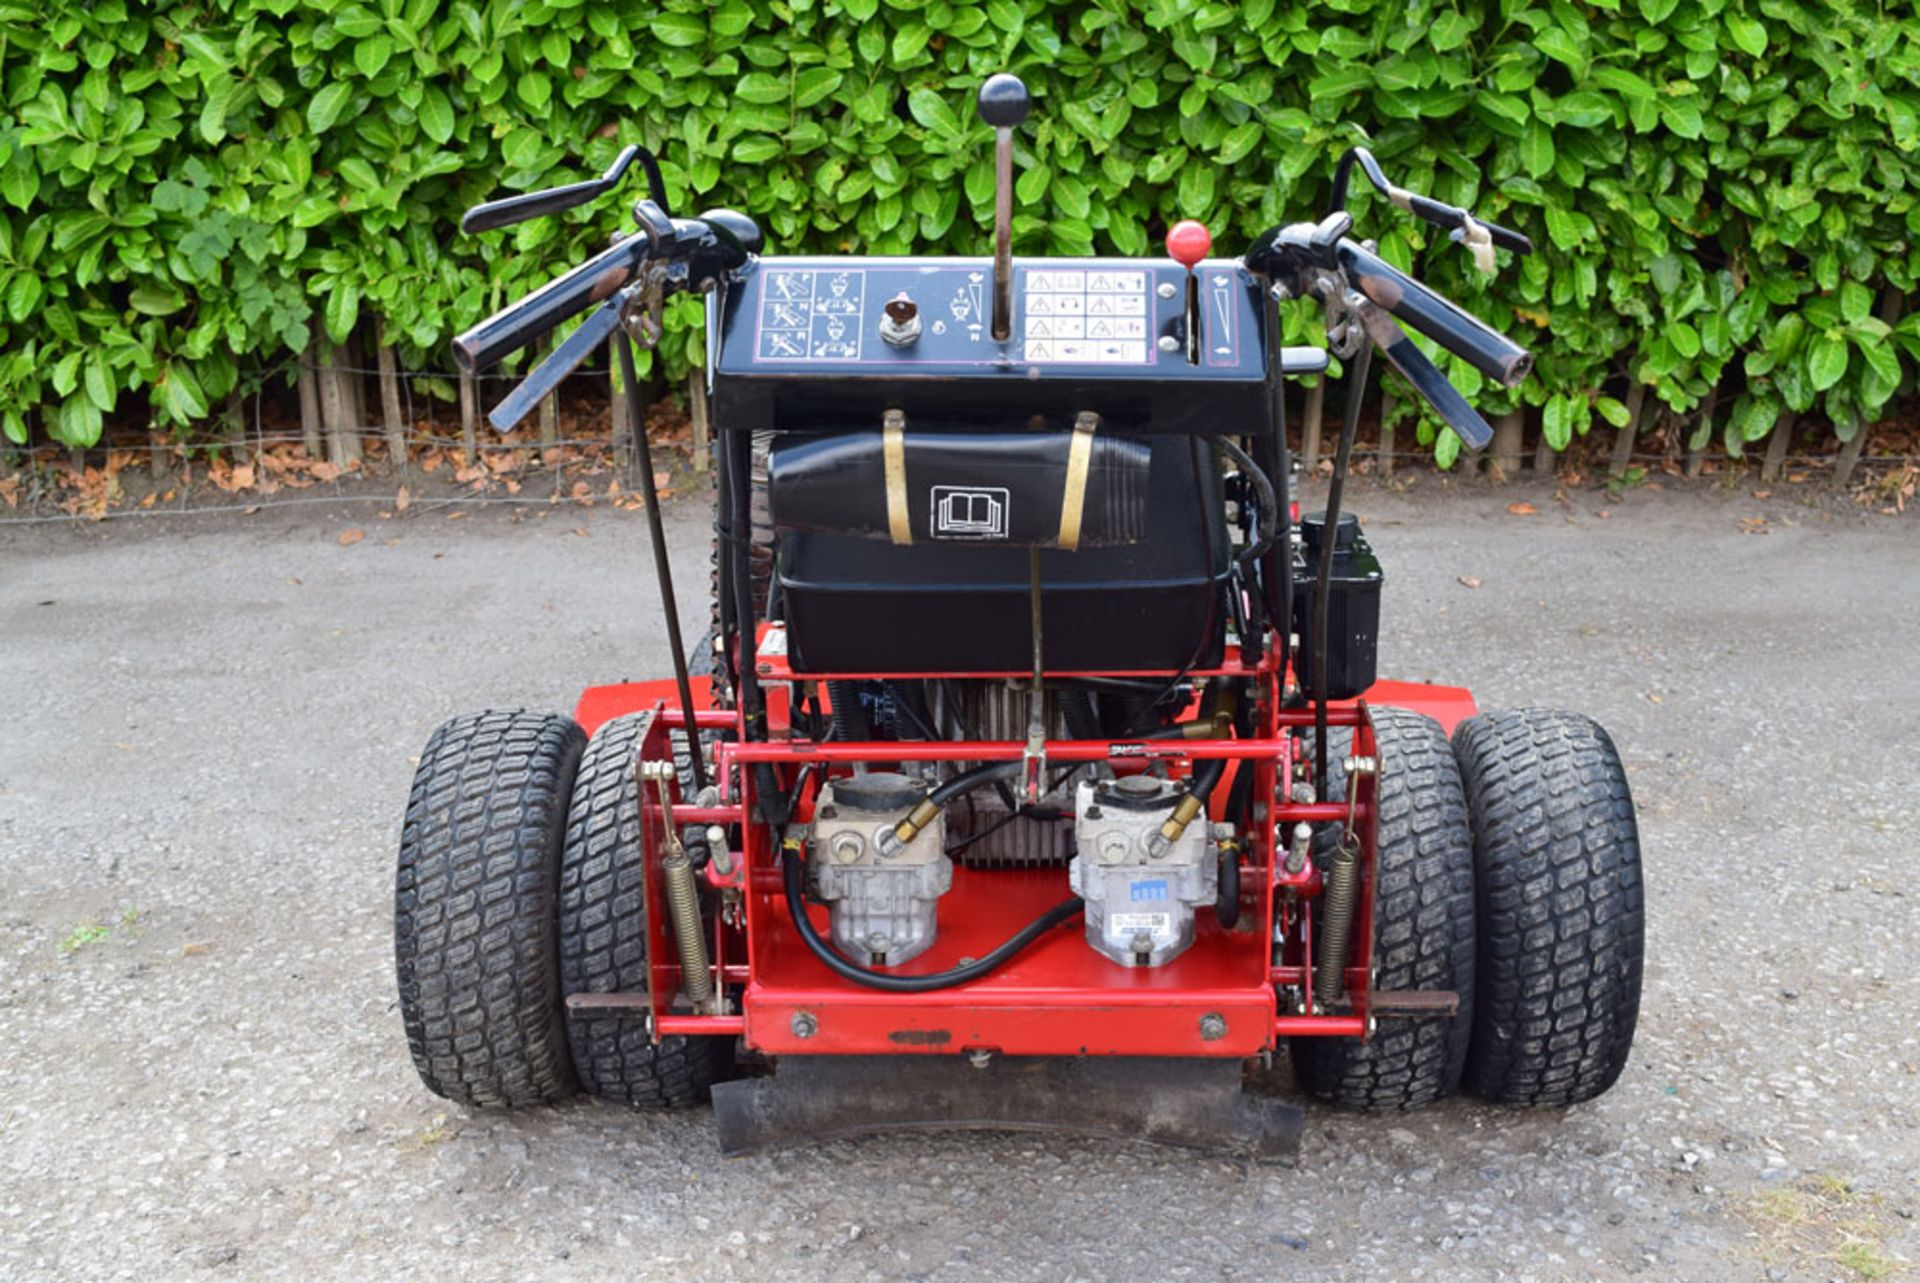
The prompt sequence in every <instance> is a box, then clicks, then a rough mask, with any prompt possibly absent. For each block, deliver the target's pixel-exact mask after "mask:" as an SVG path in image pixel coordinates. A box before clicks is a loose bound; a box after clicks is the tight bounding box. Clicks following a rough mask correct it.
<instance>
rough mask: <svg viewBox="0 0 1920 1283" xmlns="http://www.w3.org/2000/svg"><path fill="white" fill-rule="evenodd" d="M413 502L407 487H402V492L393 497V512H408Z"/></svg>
mask: <svg viewBox="0 0 1920 1283" xmlns="http://www.w3.org/2000/svg"><path fill="white" fill-rule="evenodd" d="M412 502H413V495H412V494H411V493H409V492H408V490H407V488H406V487H405V486H401V487H400V492H399V493H398V494H396V495H394V496H393V510H394V511H395V512H405V511H406V510H407V505H408V504H411V503H412Z"/></svg>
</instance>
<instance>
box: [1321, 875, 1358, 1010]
mask: <svg viewBox="0 0 1920 1283" xmlns="http://www.w3.org/2000/svg"><path fill="white" fill-rule="evenodd" d="M1323 881H1324V883H1325V886H1324V889H1323V890H1322V891H1321V893H1320V923H1319V928H1320V941H1319V943H1320V959H1319V962H1318V963H1317V964H1316V965H1315V967H1314V969H1313V997H1314V1002H1315V1003H1316V1005H1319V1006H1325V1005H1327V1004H1329V1003H1336V1002H1339V1001H1340V1000H1341V999H1342V998H1343V997H1345V996H1346V992H1347V936H1348V935H1349V934H1350V933H1351V931H1352V929H1353V902H1354V895H1355V893H1356V891H1358V889H1359V886H1360V861H1359V858H1358V857H1356V856H1355V855H1354V853H1353V849H1352V848H1351V847H1349V846H1348V845H1346V844H1345V843H1342V844H1341V845H1340V849H1339V850H1337V851H1335V852H1334V853H1333V858H1332V859H1330V860H1328V861H1327V867H1326V869H1325V871H1324V875H1323Z"/></svg>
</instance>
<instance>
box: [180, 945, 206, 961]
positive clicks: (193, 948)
mask: <svg viewBox="0 0 1920 1283" xmlns="http://www.w3.org/2000/svg"><path fill="white" fill-rule="evenodd" d="M212 947H213V946H212V945H210V944H205V943H203V942H200V941H195V942H194V943H192V944H183V945H181V946H180V956H181V957H183V958H197V957H199V956H200V955H201V954H203V953H205V952H206V951H207V950H209V949H211V948H212Z"/></svg>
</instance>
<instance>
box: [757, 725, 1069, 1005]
mask: <svg viewBox="0 0 1920 1283" xmlns="http://www.w3.org/2000/svg"><path fill="white" fill-rule="evenodd" d="M1016 765H1017V763H1016ZM780 860H781V865H782V868H781V880H782V881H783V882H784V883H785V885H786V892H787V913H788V914H789V915H790V916H791V917H792V918H793V926H794V930H796V931H798V932H799V933H800V939H801V942H802V943H804V944H805V945H806V946H807V949H808V950H809V951H810V952H811V953H812V954H813V956H814V957H816V958H818V959H820V961H822V962H824V963H825V964H826V965H827V967H828V969H829V970H831V971H832V972H833V973H834V974H835V975H837V976H840V977H841V978H843V979H846V980H851V981H852V982H853V983H855V984H857V985H865V986H866V987H867V988H869V989H884V990H886V991H887V992H889V993H926V992H928V991H929V990H933V989H951V988H953V987H954V986H955V985H963V984H966V983H967V982H968V981H970V980H978V979H979V978H980V977H981V976H984V975H986V974H987V973H988V972H990V971H993V970H995V969H996V968H998V967H1001V966H1003V965H1005V964H1006V962H1007V961H1008V960H1009V959H1011V958H1012V957H1013V956H1014V955H1015V954H1017V953H1019V952H1020V951H1021V950H1022V949H1024V948H1026V947H1027V946H1028V945H1030V944H1032V943H1033V942H1034V941H1035V940H1038V939H1039V938H1040V937H1041V936H1043V935H1045V934H1046V933H1047V932H1049V931H1051V930H1053V928H1055V927H1057V926H1059V925H1060V924H1061V923H1062V922H1066V921H1068V920H1069V919H1071V918H1073V917H1075V916H1076V915H1078V914H1079V912H1080V911H1081V909H1082V908H1084V907H1085V905H1084V902H1083V901H1082V900H1081V899H1080V897H1079V896H1077V895H1076V896H1074V897H1072V898H1071V899H1068V900H1063V901H1062V902H1060V903H1059V904H1056V905H1055V906H1053V908H1051V909H1048V910H1047V911H1046V912H1045V913H1043V914H1041V915H1040V916H1039V917H1037V918H1035V919H1034V920H1033V921H1032V922H1029V923H1028V924H1027V925H1026V926H1024V927H1022V928H1021V929H1020V930H1019V931H1018V932H1016V933H1015V934H1014V935H1013V936H1012V937H1011V938H1010V939H1008V940H1007V942H1006V943H1005V944H1003V945H1001V946H1000V947H999V948H997V949H995V950H994V951H993V952H992V953H989V954H987V955H986V956H985V957H984V958H979V959H976V960H975V961H973V962H969V963H967V964H966V965H965V966H961V967H954V968H952V969H951V970H949V971H936V972H933V973H932V974H930V975H924V976H895V975H888V974H887V973H886V972H884V971H873V970H870V969H869V968H866V967H863V966H860V965H859V964H858V963H854V962H849V961H847V959H845V958H843V957H841V956H840V955H839V954H838V953H837V952H835V951H834V948H833V946H832V945H830V944H828V943H827V942H826V941H825V940H823V939H821V938H820V933H819V932H818V931H816V930H815V929H814V926H813V920H812V919H811V918H809V917H808V916H807V903H806V898H805V896H804V894H803V893H802V885H801V881H802V870H801V868H800V856H799V853H798V852H797V851H795V850H794V849H793V848H792V847H788V846H786V845H785V844H784V843H783V844H782V852H781V856H780Z"/></svg>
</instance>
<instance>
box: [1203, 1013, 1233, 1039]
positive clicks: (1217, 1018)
mask: <svg viewBox="0 0 1920 1283" xmlns="http://www.w3.org/2000/svg"><path fill="white" fill-rule="evenodd" d="M1226 1036H1227V1018H1226V1017H1225V1016H1223V1015H1221V1014H1220V1013H1219V1012H1217V1011H1209V1012H1208V1013H1207V1014H1206V1015H1204V1016H1202V1017H1200V1038H1201V1040H1202V1041H1203V1042H1219V1041H1220V1040H1221V1039H1222V1038H1225V1037H1226Z"/></svg>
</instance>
